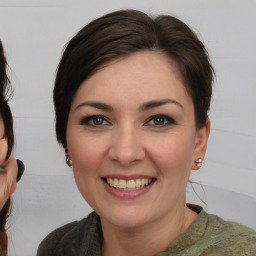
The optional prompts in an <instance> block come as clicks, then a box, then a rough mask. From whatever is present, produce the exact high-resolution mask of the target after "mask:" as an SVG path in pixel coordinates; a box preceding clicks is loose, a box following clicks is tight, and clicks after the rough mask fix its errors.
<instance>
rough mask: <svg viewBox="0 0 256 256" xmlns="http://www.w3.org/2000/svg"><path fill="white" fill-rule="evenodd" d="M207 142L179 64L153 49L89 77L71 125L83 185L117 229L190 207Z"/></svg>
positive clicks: (89, 199) (76, 167)
mask: <svg viewBox="0 0 256 256" xmlns="http://www.w3.org/2000/svg"><path fill="white" fill-rule="evenodd" d="M206 141H207V132H205V129H204V128H203V129H201V130H196V128H195V118H194V107H193V102H192V99H191V97H190V95H189V94H188V93H187V91H186V89H185V87H184V84H183V81H182V78H181V75H180V72H179V69H178V67H177V65H176V63H175V62H174V61H172V60H170V59H167V57H165V56H164V55H163V54H160V53H157V52H152V51H144V52H139V53H135V54H132V55H129V56H127V57H123V58H119V59H116V60H113V61H111V62H110V63H108V64H107V65H105V66H104V67H102V68H101V69H100V70H98V71H97V72H96V73H95V74H94V75H92V76H91V77H90V78H89V79H87V80H86V81H84V82H83V83H82V84H81V86H80V87H79V89H78V91H77V93H76V95H75V97H74V99H73V102H72V105H71V110H70V114H69V119H68V125H67V145H68V154H69V155H70V157H71V159H72V162H73V169H74V176H75V180H76V183H77V186H78V188H79V190H80V192H81V194H82V195H83V197H84V198H85V200H86V201H87V202H88V203H89V204H90V206H91V207H92V208H93V209H94V210H95V211H96V212H97V213H98V214H99V215H100V217H101V219H102V220H104V221H106V222H108V223H110V224H112V225H115V226H118V227H138V226H141V225H144V224H147V223H149V222H153V221H156V220H157V219H159V218H163V217H165V216H168V215H169V214H171V213H174V212H177V210H179V209H181V208H182V209H184V205H185V188H186V184H187V181H188V178H189V174H190V170H191V168H194V166H195V164H194V160H195V159H196V158H198V157H201V158H203V155H204V144H206Z"/></svg>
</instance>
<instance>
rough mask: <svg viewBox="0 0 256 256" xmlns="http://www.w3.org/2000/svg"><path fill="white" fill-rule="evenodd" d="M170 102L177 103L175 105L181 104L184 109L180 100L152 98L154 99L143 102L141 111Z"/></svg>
mask: <svg viewBox="0 0 256 256" xmlns="http://www.w3.org/2000/svg"><path fill="white" fill-rule="evenodd" d="M169 103H172V104H175V105H177V106H179V107H180V108H182V109H184V107H183V106H182V105H181V104H180V103H179V102H178V101H176V100H172V99H162V100H152V101H149V102H146V103H144V104H142V105H141V106H140V108H139V109H140V110H141V111H145V110H149V109H151V108H156V107H160V106H162V105H165V104H169Z"/></svg>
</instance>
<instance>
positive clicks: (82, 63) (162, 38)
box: [54, 10, 214, 148]
mask: <svg viewBox="0 0 256 256" xmlns="http://www.w3.org/2000/svg"><path fill="white" fill-rule="evenodd" d="M142 50H150V51H160V52H162V53H164V54H165V55H166V56H168V57H169V58H171V59H173V60H175V61H176V62H177V63H178V65H179V67H180V70H181V73H182V76H183V78H184V81H185V87H186V89H187V91H188V92H189V94H190V95H191V98H192V100H193V103H194V108H195V120H196V125H197V128H200V127H202V126H204V125H205V123H206V120H207V116H208V111H209V108H210V101H211V95H212V81H213V77H214V70H213V68H212V65H211V64H210V61H209V57H208V53H207V51H206V49H205V47H204V45H203V43H202V42H201V41H200V40H199V39H198V37H197V36H196V35H195V33H194V32H193V31H192V30H191V29H190V28H189V27H188V26H187V25H186V24H184V23H183V22H182V21H180V20H179V19H177V18H175V17H173V16H168V15H161V16H157V17H155V18H154V17H149V16H148V15H146V14H145V13H143V12H140V11H136V10H121V11H116V12H113V13H110V14H107V15H104V16H102V17H100V18H98V19H96V20H94V21H92V22H91V23H89V24H88V25H86V26H85V27H84V28H82V29H81V30H80V31H79V32H78V33H77V34H76V35H75V36H74V37H73V38H72V39H71V40H70V42H69V43H68V44H67V46H66V49H65V51H64V53H63V56H62V58H61V61H60V63H59V67H58V70H57V76H56V80H55V87H54V104H55V114H56V134H57V140H58V141H59V142H60V143H61V144H62V145H63V147H64V148H65V147H66V146H67V142H66V127H67V120H68V115H69V111H70V106H71V103H72V100H73V97H74V95H75V93H76V91H77V89H78V88H79V86H80V85H81V83H82V82H83V81H84V80H85V79H87V78H88V77H89V76H90V75H92V74H93V73H94V72H96V71H97V70H98V68H99V67H100V66H101V65H102V64H103V63H105V62H106V61H109V60H111V59H113V58H115V57H121V56H124V55H128V54H132V53H134V52H138V51H142Z"/></svg>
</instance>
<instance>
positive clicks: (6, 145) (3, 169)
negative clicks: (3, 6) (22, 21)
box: [0, 41, 24, 256]
mask: <svg viewBox="0 0 256 256" xmlns="http://www.w3.org/2000/svg"><path fill="white" fill-rule="evenodd" d="M6 66H7V63H6V59H5V56H4V50H3V46H2V43H1V41H0V256H5V255H7V242H8V239H7V235H6V229H5V225H6V221H7V218H8V216H9V214H10V206H11V199H10V196H11V194H12V193H13V192H14V191H15V189H16V184H17V181H18V180H19V179H20V177H21V175H22V173H23V171H24V165H23V163H22V162H21V161H20V160H16V159H15V157H14V156H13V154H12V148H13V144H14V134H13V119H12V113H11V110H10V107H9V105H8V99H9V98H8V95H10V86H9V80H8V77H7V74H6Z"/></svg>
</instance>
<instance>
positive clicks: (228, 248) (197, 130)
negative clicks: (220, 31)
mask: <svg viewBox="0 0 256 256" xmlns="http://www.w3.org/2000/svg"><path fill="white" fill-rule="evenodd" d="M213 76H214V71H213V68H212V66H211V64H210V62H209V57H208V54H207V51H206V49H205V47H204V45H203V44H202V43H201V42H200V41H199V39H198V38H197V36H196V35H195V34H194V33H193V32H192V31H191V30H190V29H189V28H188V27H187V26H186V25H185V24H184V23H183V22H181V21H180V20H178V19H177V18H174V17H171V16H159V17H156V18H151V17H149V16H147V15H146V14H144V13H142V12H139V11H133V10H127V11H118V12H114V13H110V14H108V15H106V16H103V17H101V18H99V19H96V20H95V21H93V22H91V23H89V24H88V25H87V26H85V27H84V28H83V29H82V30H81V31H80V32H78V34H77V35H76V36H75V37H74V38H73V39H71V41H70V42H69V43H68V45H67V47H66V49H65V52H64V54H63V56H62V59H61V61H60V64H59V68H58V72H57V77H56V82H55V88H54V103H55V112H56V132H57V139H58V141H59V142H60V143H61V144H62V146H63V147H64V148H65V150H66V157H67V164H68V165H69V166H70V167H73V171H74V176H75V180H76V183H77V186H78V188H79V190H80V192H81V194H82V196H83V197H84V199H85V200H86V201H87V202H88V203H89V205H90V206H91V207H92V208H93V209H94V211H95V212H93V213H91V214H90V215H89V216H88V217H87V218H85V219H83V220H81V221H79V222H73V223H70V224H67V225H65V226H63V227H61V228H59V229H57V230H55V231H53V232H52V233H51V234H50V235H48V236H47V237H46V238H45V240H44V241H43V242H42V243H41V245H40V246H39V249H38V256H45V255H90V256H91V255H104V256H108V255H140V256H144V255H145V256H146V255H190V256H191V255H197V256H198V255H255V253H256V232H254V231H253V230H250V229H249V228H246V227H243V226H241V225H239V224H236V223H230V222H225V221H223V220H222V219H220V218H218V217H216V216H213V215H209V214H207V213H206V212H205V211H203V210H202V208H201V207H199V206H195V205H186V197H185V194H186V193H185V190H186V185H187V182H188V179H189V175H190V171H191V169H193V170H198V169H199V168H200V167H201V165H202V162H203V159H204V155H205V151H206V146H207V140H208V136H209V130H210V121H209V118H208V115H207V113H208V110H209V107H210V100H211V94H212V87H211V86H212V80H213Z"/></svg>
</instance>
